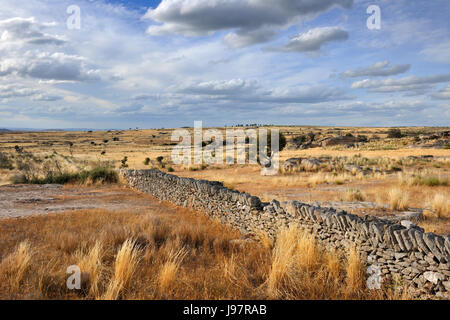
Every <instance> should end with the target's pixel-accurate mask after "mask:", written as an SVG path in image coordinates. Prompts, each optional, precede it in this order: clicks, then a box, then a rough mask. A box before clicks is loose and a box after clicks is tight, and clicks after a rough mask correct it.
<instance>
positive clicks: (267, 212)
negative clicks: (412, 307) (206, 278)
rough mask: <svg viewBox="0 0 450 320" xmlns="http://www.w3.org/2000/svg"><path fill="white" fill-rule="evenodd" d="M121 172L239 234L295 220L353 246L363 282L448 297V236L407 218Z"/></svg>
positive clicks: (326, 242) (329, 241) (331, 243)
mask: <svg viewBox="0 0 450 320" xmlns="http://www.w3.org/2000/svg"><path fill="white" fill-rule="evenodd" d="M120 173H121V176H122V177H124V178H125V180H126V181H127V182H128V184H129V185H130V186H131V187H132V188H134V189H136V190H138V191H141V192H144V193H148V194H151V195H153V196H154V197H156V198H158V199H160V200H164V201H168V202H171V203H174V204H176V205H178V206H182V207H187V208H191V209H194V210H198V211H200V212H203V213H205V214H206V215H208V216H209V217H211V218H218V219H219V220H220V221H221V222H222V223H224V224H227V225H230V226H232V227H234V228H237V229H238V230H240V231H241V232H242V233H243V234H244V235H248V236H252V235H255V234H256V232H257V231H258V230H261V231H263V232H265V233H267V234H268V235H269V236H271V237H273V238H274V237H275V236H276V234H277V231H278V230H279V229H280V228H283V227H288V226H289V225H291V224H297V225H298V226H299V227H300V228H302V229H304V230H307V231H308V232H310V233H312V234H314V235H315V237H316V239H317V240H318V241H319V242H320V243H321V244H322V245H323V246H324V247H325V248H327V249H329V250H331V249H340V250H345V249H348V248H349V247H350V246H355V245H356V246H357V247H358V248H360V253H361V257H362V259H363V260H364V261H365V263H366V265H367V266H368V268H367V271H368V277H369V282H368V284H370V281H372V282H373V283H372V285H373V286H374V287H377V286H378V284H379V279H382V281H393V282H394V283H397V284H399V285H400V286H403V285H405V286H407V288H408V289H409V290H410V292H411V293H412V294H413V295H414V296H417V297H424V296H433V297H440V298H445V299H449V298H450V236H449V235H447V236H441V235H437V234H434V233H425V232H424V230H423V229H422V228H420V227H418V226H416V225H414V224H412V223H411V222H409V221H402V222H401V223H400V224H398V223H394V222H390V221H387V220H383V219H379V218H376V217H373V216H365V217H364V218H361V217H359V216H357V215H353V214H350V213H347V212H346V211H342V210H335V209H333V208H322V207H316V206H311V205H308V204H305V203H302V202H299V201H285V202H278V201H276V200H272V201H270V202H268V203H265V202H262V201H261V200H260V199H259V198H258V197H255V196H252V195H250V194H247V193H240V192H238V191H235V190H231V189H228V188H226V187H224V186H223V184H222V183H221V182H217V181H206V180H195V179H192V178H180V177H178V176H175V175H171V174H166V173H164V172H161V171H158V170H139V171H136V170H121V172H120Z"/></svg>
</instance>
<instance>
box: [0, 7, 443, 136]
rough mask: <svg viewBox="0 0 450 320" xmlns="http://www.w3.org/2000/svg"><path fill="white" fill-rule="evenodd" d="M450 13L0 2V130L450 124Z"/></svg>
mask: <svg viewBox="0 0 450 320" xmlns="http://www.w3.org/2000/svg"><path fill="white" fill-rule="evenodd" d="M370 5H377V6H379V8H380V10H381V25H380V29H369V28H368V27H367V19H368V18H369V17H370V14H368V13H367V8H368V7H369V6H370ZM74 6H76V7H74ZM74 8H75V9H74ZM77 8H79V11H80V19H79V20H78V19H76V17H77V16H76V13H77V10H76V9H77ZM68 9H70V10H68ZM449 16H450V2H449V1H448V0H433V1H427V0H418V1H410V0H370V1H366V0H314V1H313V0H162V1H159V0H147V1H145V0H135V1H119V0H69V1H66V0H39V1H38V0H27V1H16V0H2V1H1V10H0V127H7V128H94V129H105V128H117V129H119V128H124V129H127V128H130V127H133V128H134V127H139V128H162V127H164V128H169V127H180V126H192V125H193V123H194V120H202V121H203V122H204V126H222V125H231V124H237V123H264V124H298V125H331V126H334V125H352V126H399V125H404V126H406V125H436V126H450V19H449V18H448V17H449ZM78 21H79V22H80V25H79V29H78V28H77V22H78Z"/></svg>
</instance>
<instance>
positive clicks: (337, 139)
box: [322, 136, 358, 147]
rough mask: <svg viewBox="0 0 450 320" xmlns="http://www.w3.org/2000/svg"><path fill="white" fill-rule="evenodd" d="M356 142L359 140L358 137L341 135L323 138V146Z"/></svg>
mask: <svg viewBox="0 0 450 320" xmlns="http://www.w3.org/2000/svg"><path fill="white" fill-rule="evenodd" d="M355 142H358V138H356V137H353V136H340V137H334V138H327V139H325V140H322V147H331V146H337V145H348V144H354V143H355Z"/></svg>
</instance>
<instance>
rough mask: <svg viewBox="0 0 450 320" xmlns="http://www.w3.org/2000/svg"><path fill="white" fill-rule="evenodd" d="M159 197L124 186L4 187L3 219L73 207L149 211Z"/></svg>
mask: <svg viewBox="0 0 450 320" xmlns="http://www.w3.org/2000/svg"><path fill="white" fill-rule="evenodd" d="M155 202H156V201H155V200H152V199H151V198H150V197H148V196H142V195H138V194H137V193H136V192H134V191H132V190H130V189H127V188H124V187H120V186H95V187H85V186H83V187H80V186H61V185H7V186H0V219H1V218H19V217H27V216H30V215H42V214H49V213H62V212H67V211H73V210H92V209H104V210H108V211H121V210H129V209H132V210H133V211H136V212H139V211H145V210H148V209H150V208H154V206H155Z"/></svg>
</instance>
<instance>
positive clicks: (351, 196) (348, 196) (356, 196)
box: [345, 188, 366, 201]
mask: <svg viewBox="0 0 450 320" xmlns="http://www.w3.org/2000/svg"><path fill="white" fill-rule="evenodd" d="M365 199H366V196H365V195H364V193H363V192H361V190H359V189H353V188H350V189H347V191H346V192H345V200H346V201H364V200H365Z"/></svg>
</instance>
